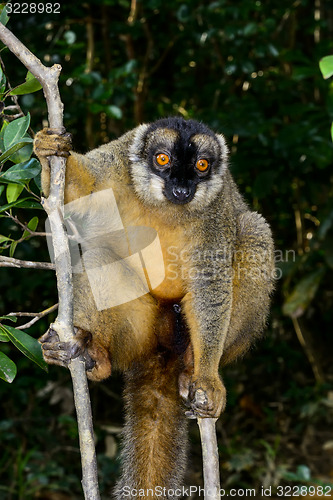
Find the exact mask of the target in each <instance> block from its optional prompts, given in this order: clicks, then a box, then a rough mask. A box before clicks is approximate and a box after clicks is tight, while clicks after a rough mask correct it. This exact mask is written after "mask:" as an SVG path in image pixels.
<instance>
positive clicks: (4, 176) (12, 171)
mask: <svg viewBox="0 0 333 500" xmlns="http://www.w3.org/2000/svg"><path fill="white" fill-rule="evenodd" d="M40 171H41V166H40V163H39V161H38V160H36V158H31V159H30V160H28V161H25V162H23V163H18V164H17V165H13V166H12V167H10V168H9V169H8V170H6V171H5V172H2V173H1V174H0V180H5V181H9V182H15V181H27V180H30V179H33V178H34V177H36V176H37V175H38V174H39V173H40Z"/></svg>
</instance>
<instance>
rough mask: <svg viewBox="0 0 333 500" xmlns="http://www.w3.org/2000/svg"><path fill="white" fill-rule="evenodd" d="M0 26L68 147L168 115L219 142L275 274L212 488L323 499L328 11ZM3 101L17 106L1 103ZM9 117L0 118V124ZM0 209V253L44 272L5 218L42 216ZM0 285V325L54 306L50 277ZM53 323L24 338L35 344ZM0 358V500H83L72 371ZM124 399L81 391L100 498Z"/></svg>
mask: <svg viewBox="0 0 333 500" xmlns="http://www.w3.org/2000/svg"><path fill="white" fill-rule="evenodd" d="M40 3H43V2H40ZM44 3H45V2H44ZM16 4H17V3H16V2H13V6H15V5H16ZM18 5H21V6H22V7H23V3H20V4H18ZM28 5H30V4H28ZM45 5H46V3H45ZM52 5H56V4H52ZM29 9H30V7H29ZM17 10H20V9H17ZM30 10H31V9H30ZM30 10H29V12H30ZM8 27H9V28H10V29H11V30H12V31H13V32H14V33H15V34H16V36H17V37H18V38H19V39H20V40H21V41H22V42H23V43H24V44H25V45H26V46H27V47H29V49H30V50H31V51H32V52H33V53H34V54H36V55H37V56H38V57H39V58H40V59H41V60H42V62H44V63H45V64H49V65H51V64H53V63H60V64H61V65H62V68H63V70H62V75H61V79H60V92H61V96H62V99H63V102H64V105H65V115H64V121H65V125H66V128H67V130H68V131H70V132H71V133H72V134H73V138H74V148H75V149H76V150H78V151H80V152H85V151H87V150H88V149H91V148H93V147H95V146H98V145H100V144H102V143H105V142H108V141H110V140H112V139H113V138H115V137H117V136H119V135H120V134H122V133H123V132H125V131H126V130H128V129H130V128H132V127H134V126H136V125H137V124H139V123H140V122H147V121H152V120H155V119H157V118H160V117H164V116H169V115H181V116H183V117H185V118H195V119H197V120H201V121H203V122H205V123H207V124H208V125H209V126H210V127H211V128H213V129H214V130H216V131H218V132H222V133H224V134H225V135H226V137H227V140H228V144H229V146H230V149H231V159H230V169H231V172H232V174H233V176H234V177H235V179H236V181H237V183H238V185H239V187H240V190H241V192H242V193H243V194H244V196H245V198H246V199H247V201H248V203H249V205H250V206H251V207H253V209H254V210H258V211H260V212H261V213H262V214H263V215H264V216H265V218H266V219H267V220H268V221H269V223H270V224H271V227H272V230H273V234H274V239H275V243H276V248H277V253H276V263H277V274H278V277H279V279H278V282H277V290H276V293H275V296H274V301H273V305H272V312H271V316H270V321H269V325H268V328H267V331H266V335H265V338H264V339H263V341H261V342H260V343H258V345H257V346H256V347H255V348H254V349H253V350H252V351H251V352H250V353H249V354H248V355H247V356H246V358H244V359H242V360H240V361H238V362H237V363H235V364H234V365H232V366H230V367H227V368H226V369H224V370H223V377H224V380H225V383H226V386H227V390H228V404H227V409H226V412H225V413H224V415H223V416H222V418H221V419H220V420H219V421H218V423H217V431H218V441H219V451H220V460H221V477H222V485H223V487H224V488H226V490H228V489H231V488H243V489H246V488H255V489H256V490H257V491H258V493H257V498H260V494H259V492H260V489H261V486H264V487H265V488H269V487H272V492H271V495H272V496H271V497H272V498H277V497H278V496H279V495H278V493H279V490H277V489H276V487H277V486H279V485H280V486H281V485H290V486H292V487H293V488H294V487H295V486H296V485H307V486H310V485H315V486H321V487H323V488H325V487H326V488H327V489H326V490H324V492H325V491H326V492H329V493H330V496H333V434H332V423H333V363H332V361H333V356H332V352H333V337H332V317H333V307H332V306H333V287H332V278H333V196H332V194H333V185H332V179H333V173H332V160H333V148H332V140H331V136H330V127H331V121H332V116H333V84H332V80H324V79H323V77H322V74H321V72H320V70H319V60H320V59H321V58H322V57H324V56H327V55H330V54H332V53H333V6H332V3H331V2H330V1H329V0H313V1H310V0H295V1H287V0H279V1H275V0H268V1H263V0H257V1H255V0H251V1H250V0H242V1H239V2H233V1H232V0H216V1H214V0H211V1H203V0H192V1H188V2H185V1H182V0H168V2H165V1H164V0H147V1H141V2H140V1H135V0H132V2H130V1H128V0H120V1H114V0H98V1H94V2H90V3H89V2H84V3H81V2H66V3H65V2H63V3H61V5H60V14H57V13H54V12H50V13H27V14H24V13H22V12H19V13H16V14H15V13H13V14H12V15H11V16H10V21H9V23H8ZM0 55H1V58H2V61H3V65H2V69H3V71H5V74H6V77H7V84H8V81H9V82H10V84H11V86H12V87H15V86H16V85H18V84H20V83H22V82H23V81H24V79H25V76H26V70H25V68H24V67H23V66H22V65H21V64H20V63H19V62H18V61H17V59H15V57H14V56H12V55H11V54H10V52H9V51H8V49H3V50H2V51H1V53H0ZM17 99H18V104H19V106H20V108H21V109H22V110H23V112H24V113H25V114H26V113H28V112H29V113H30V115H31V128H30V129H29V131H30V133H31V134H32V133H33V131H34V132H37V131H38V130H39V129H41V128H42V127H43V126H45V125H46V123H45V119H46V105H45V101H44V99H43V95H42V92H36V93H33V94H28V95H23V96H19V97H18V98H17ZM5 105H6V106H16V101H11V98H10V97H7V99H6V101H5ZM17 110H18V108H17V107H14V108H10V107H9V108H8V109H7V110H6V108H5V110H4V111H3V112H2V117H3V119H4V120H7V121H10V120H11V119H12V118H13V117H14V115H15V114H17V113H18V111H17ZM30 153H31V151H30ZM11 166H12V163H10V162H9V163H8V162H7V163H5V164H4V167H3V168H4V170H3V171H5V170H6V169H7V168H9V167H11ZM0 182H1V177H0ZM29 182H30V181H29ZM29 182H28V183H26V185H27V187H29V189H30V190H32V191H33V192H34V193H35V194H38V195H39V191H38V189H37V186H36V183H34V182H33V180H31V182H30V183H29ZM36 182H37V185H38V178H36ZM7 185H8V182H7V184H6V186H5V187H6V189H7ZM6 189H4V188H2V189H0V195H1V198H0V206H1V205H2V206H5V205H6V204H7V202H8V198H7V199H6ZM26 195H27V192H26V190H23V191H22V193H21V194H20V197H19V198H18V200H20V199H22V198H23V197H24V196H26ZM0 210H1V207H0ZM0 213H1V218H0V228H1V229H0V234H1V235H3V236H5V237H6V238H9V237H10V238H11V240H8V239H6V238H5V239H4V238H1V237H0V252H1V253H2V255H5V256H8V255H11V256H13V257H14V258H17V259H25V260H34V261H38V260H40V261H46V260H48V253H47V247H46V242H45V239H44V238H42V237H38V236H35V237H31V234H24V238H23V237H22V234H23V229H22V226H21V225H20V224H19V223H17V221H16V222H15V220H13V217H17V218H18V219H19V221H20V222H21V223H24V224H27V223H28V222H29V221H31V220H32V219H34V220H36V219H35V217H36V216H38V226H36V227H35V228H34V231H35V230H36V231H43V220H44V218H45V217H44V216H43V212H42V211H40V210H36V209H32V208H19V205H17V206H16V207H13V209H12V211H11V212H10V210H9V211H8V210H7V211H1V212H0ZM8 213H10V214H11V216H12V217H10V216H8ZM32 225H33V226H34V224H32ZM18 240H20V242H19V243H18V244H15V243H14V244H13V243H12V241H16V242H17V241H18ZM9 241H10V244H9V243H8V242H9ZM0 286H1V297H0V315H7V314H8V313H10V312H17V311H21V312H22V311H32V312H38V311H42V310H45V309H46V308H48V307H50V306H52V305H53V304H55V303H56V301H57V296H56V284H55V277H54V275H53V272H52V271H42V270H28V269H13V268H4V267H3V268H1V269H0ZM55 314H56V313H55V312H53V313H52V314H50V315H49V316H47V317H45V318H43V319H41V320H40V321H38V322H37V323H35V324H34V325H33V326H32V327H31V328H29V329H27V330H25V331H26V332H27V333H29V334H30V335H32V336H34V337H35V338H38V337H39V336H40V335H41V334H42V333H44V332H45V331H46V329H47V326H48V324H49V323H50V322H51V321H52V320H53V319H54V317H55ZM26 321H28V319H27V318H19V319H18V322H17V324H22V323H24V322H26ZM3 323H4V324H8V325H11V324H12V323H11V322H10V321H9V320H8V318H7V319H4V320H3ZM12 326H15V325H12ZM0 351H2V352H3V353H5V354H6V355H8V356H9V357H10V358H11V359H12V360H13V361H14V362H15V363H16V364H17V367H18V373H17V376H16V378H15V380H14V381H13V382H12V383H11V384H8V383H6V382H5V381H3V380H0V405H1V406H0V450H1V451H0V499H5V500H16V499H19V500H23V499H24V500H30V499H35V498H38V499H43V500H67V499H73V500H74V499H78V498H82V493H81V486H80V477H81V471H80V457H79V450H78V440H77V427H76V421H75V413H74V408H73V403H72V394H71V384H70V376H69V373H67V371H66V370H63V369H60V368H55V367H50V368H49V372H48V373H45V372H44V371H42V370H41V369H40V368H39V367H38V366H37V365H36V364H34V363H33V362H32V361H31V360H30V359H28V358H26V357H24V356H23V354H22V353H21V352H20V351H18V350H17V349H16V347H15V346H14V345H13V344H11V343H8V342H6V343H1V344H0ZM121 392H122V380H121V377H120V376H118V375H117V374H115V375H114V376H113V377H112V378H111V379H110V380H109V381H107V382H105V383H103V384H91V397H92V404H93V412H94V419H95V431H96V443H97V453H98V462H99V472H100V485H101V492H102V498H103V499H106V498H108V495H109V492H110V489H111V487H112V485H113V484H114V482H115V479H116V477H117V474H118V470H119V463H118V460H117V456H118V453H119V443H120V437H119V431H120V429H121V425H122V401H121ZM190 437H191V454H190V462H189V468H188V474H187V483H188V484H190V485H202V478H201V450H200V444H199V436H198V430H197V428H196V424H195V423H191V426H190ZM294 491H295V490H294ZM309 491H310V490H309ZM321 491H323V490H320V489H317V490H316V493H317V496H323V495H321V494H320V492H321ZM280 496H281V495H280ZM284 496H287V495H284ZM309 498H310V496H309ZM312 498H313V496H312Z"/></svg>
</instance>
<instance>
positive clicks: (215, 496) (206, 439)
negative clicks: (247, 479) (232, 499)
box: [196, 389, 220, 500]
mask: <svg viewBox="0 0 333 500" xmlns="http://www.w3.org/2000/svg"><path fill="white" fill-rule="evenodd" d="M204 398H205V393H204V391H201V390H200V389H199V390H198V391H197V393H196V399H197V401H198V402H200V400H201V399H202V400H204ZM216 420H217V418H201V417H198V419H197V421H198V426H199V430H200V438H201V449H202V465H203V478H204V490H205V500H219V499H220V465H219V453H218V449H217V439H216V430H215V423H216Z"/></svg>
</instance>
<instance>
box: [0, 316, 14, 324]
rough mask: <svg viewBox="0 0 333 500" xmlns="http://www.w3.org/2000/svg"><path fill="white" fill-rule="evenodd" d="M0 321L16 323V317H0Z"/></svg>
mask: <svg viewBox="0 0 333 500" xmlns="http://www.w3.org/2000/svg"><path fill="white" fill-rule="evenodd" d="M0 319H9V321H12V322H13V323H16V322H17V316H0Z"/></svg>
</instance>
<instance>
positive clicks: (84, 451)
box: [0, 23, 100, 500]
mask: <svg viewBox="0 0 333 500" xmlns="http://www.w3.org/2000/svg"><path fill="white" fill-rule="evenodd" d="M0 39H1V41H2V42H3V43H4V44H5V45H7V47H8V48H9V50H11V52H13V53H14V54H15V55H16V57H17V58H18V59H19V60H20V61H21V62H22V63H23V64H24V66H25V67H26V68H27V69H28V70H29V71H30V72H31V73H32V74H33V75H34V76H35V77H36V78H37V79H38V80H39V82H40V83H41V85H42V87H43V91H44V96H45V99H46V103H47V108H48V117H49V125H50V127H51V128H52V129H55V130H58V131H63V130H64V127H63V104H62V102H61V99H60V94H59V89H58V79H59V75H60V72H61V66H60V65H59V64H54V65H53V66H52V67H51V68H47V67H45V66H44V65H43V64H42V63H41V61H40V60H39V59H38V58H37V57H36V56H35V55H34V54H32V53H31V52H30V50H28V49H27V47H25V46H24V45H23V44H22V43H21V42H20V41H19V40H18V39H17V38H16V37H15V35H13V33H11V31H9V30H8V29H7V28H6V27H5V26H4V25H2V24H1V23H0ZM65 167H66V161H65V159H64V158H58V157H53V158H51V189H50V195H49V197H48V198H47V199H46V200H45V199H44V200H43V205H44V208H45V210H46V212H47V214H48V216H49V220H50V226H51V232H52V242H53V247H54V254H55V266H56V274H57V284H58V295H59V311H58V317H57V319H56V321H55V323H54V324H53V325H52V328H53V329H54V330H55V331H56V332H57V333H58V335H59V337H60V339H61V340H62V341H64V342H70V341H72V340H73V286H72V270H71V260H70V253H69V246H68V240H67V235H66V232H65V229H64V224H63V199H64V187H65ZM69 369H70V372H71V376H72V381H73V390H74V400H75V407H76V413H77V420H78V427H79V435H80V450H81V461H82V477H83V479H82V486H83V491H84V496H85V499H86V500H99V499H100V495H99V491H98V479H97V463H96V453H95V446H94V434H93V426H92V414H91V405H90V397H89V390H88V382H87V378H86V373H85V363H84V361H83V360H82V359H80V358H77V359H75V360H73V361H72V362H71V363H70V365H69Z"/></svg>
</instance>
